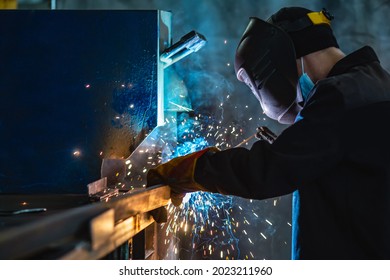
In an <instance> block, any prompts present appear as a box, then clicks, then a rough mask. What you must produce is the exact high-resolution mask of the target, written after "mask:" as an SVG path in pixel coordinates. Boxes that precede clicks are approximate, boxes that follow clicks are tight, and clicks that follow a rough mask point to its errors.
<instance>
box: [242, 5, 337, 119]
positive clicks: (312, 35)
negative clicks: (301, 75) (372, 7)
mask: <svg viewBox="0 0 390 280" xmlns="http://www.w3.org/2000/svg"><path fill="white" fill-rule="evenodd" d="M332 18H333V17H332V16H331V15H330V14H329V13H328V12H327V11H326V10H325V9H323V10H322V11H320V12H313V11H310V10H308V9H305V8H299V7H290V8H283V9H281V10H279V11H278V12H277V13H275V14H274V15H272V16H271V17H270V18H269V19H268V20H267V21H264V20H261V19H259V18H256V17H252V18H250V21H249V24H248V26H247V28H246V30H245V31H244V34H243V36H242V38H241V40H240V42H239V44H238V47H237V51H236V57H235V71H236V75H237V78H238V80H240V81H242V82H245V83H246V84H247V85H248V86H249V87H250V88H251V90H252V92H253V93H254V95H255V96H256V98H257V99H258V100H259V101H260V104H261V107H262V108H263V110H264V112H265V114H266V115H267V116H268V117H270V118H272V119H275V120H278V121H279V122H280V123H284V124H291V123H293V122H294V121H295V117H296V116H297V114H298V113H299V111H300V110H301V109H302V107H301V106H300V105H299V104H298V103H299V100H297V93H296V86H297V81H298V70H297V65H296V59H297V58H300V57H302V56H305V55H307V54H309V53H312V52H316V51H319V50H322V49H325V48H328V47H332V46H333V47H338V44H337V41H336V39H335V37H334V36H333V32H332V29H331V27H330V21H331V19H332Z"/></svg>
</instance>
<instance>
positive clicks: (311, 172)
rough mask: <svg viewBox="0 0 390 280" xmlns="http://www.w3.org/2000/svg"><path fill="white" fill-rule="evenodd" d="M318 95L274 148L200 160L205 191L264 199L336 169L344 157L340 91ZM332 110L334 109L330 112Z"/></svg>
mask: <svg viewBox="0 0 390 280" xmlns="http://www.w3.org/2000/svg"><path fill="white" fill-rule="evenodd" d="M329 92H330V91H327V92H326V94H325V92H324V94H323V95H321V93H317V94H318V96H316V100H314V101H313V102H312V103H311V104H308V105H307V107H306V108H305V109H304V110H303V111H302V112H301V114H302V117H303V119H302V120H300V121H298V122H297V123H295V124H294V125H292V126H291V127H289V128H287V129H286V130H285V131H284V132H283V133H282V134H281V135H280V136H279V137H278V138H277V139H276V141H275V142H274V143H273V144H269V143H267V142H266V141H258V142H256V143H255V144H254V145H253V146H252V148H251V149H250V150H248V149H245V148H233V149H229V150H225V151H220V152H218V153H206V154H204V155H203V156H202V157H201V158H199V160H198V163H197V166H196V169H195V181H196V182H197V183H198V184H199V185H202V186H203V187H204V188H206V189H214V190H216V191H218V192H219V193H222V194H230V195H237V196H241V197H245V198H253V199H265V198H271V197H275V196H280V195H285V194H288V193H291V192H293V191H294V190H296V188H297V187H298V186H299V187H305V186H311V185H312V184H310V183H311V182H313V181H315V180H316V179H318V178H320V177H321V176H324V174H327V172H329V171H330V169H331V168H335V166H337V162H338V161H340V159H341V157H342V156H343V155H342V152H340V151H342V148H341V145H342V144H341V142H340V139H341V137H340V135H341V133H342V128H341V127H340V123H341V121H340V120H341V119H342V113H343V109H342V108H343V107H342V100H341V99H340V97H339V96H338V95H337V92H334V91H333V92H334V94H333V95H332V94H330V93H329ZM329 108H332V110H330V109H329Z"/></svg>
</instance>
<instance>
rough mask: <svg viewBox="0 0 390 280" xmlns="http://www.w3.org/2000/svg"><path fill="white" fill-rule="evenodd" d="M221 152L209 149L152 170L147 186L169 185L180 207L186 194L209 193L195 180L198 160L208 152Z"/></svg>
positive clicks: (174, 199) (174, 201)
mask: <svg viewBox="0 0 390 280" xmlns="http://www.w3.org/2000/svg"><path fill="white" fill-rule="evenodd" d="M217 151H219V150H218V148H216V147H209V148H206V149H203V150H201V151H198V152H194V153H190V154H188V155H185V156H180V157H177V158H174V159H172V160H170V161H168V162H166V163H163V164H161V165H159V166H157V167H156V168H153V169H150V170H149V171H148V174H147V185H148V186H153V185H156V184H167V185H168V186H169V187H170V188H171V201H172V203H173V205H175V206H179V205H180V204H181V203H182V200H183V198H184V196H185V195H186V193H188V192H196V191H207V189H205V188H204V187H203V186H201V185H199V184H198V183H197V182H195V180H194V173H195V167H196V162H197V160H198V159H199V158H200V157H201V156H202V155H204V154H205V153H207V152H217Z"/></svg>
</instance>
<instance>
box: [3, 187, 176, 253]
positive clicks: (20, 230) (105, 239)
mask: <svg viewBox="0 0 390 280" xmlns="http://www.w3.org/2000/svg"><path fill="white" fill-rule="evenodd" d="M169 197H170V189H169V187H168V186H154V187H151V188H148V189H139V190H134V191H131V192H129V193H125V194H122V195H120V196H118V197H115V198H112V199H110V200H109V201H107V202H97V203H90V204H85V205H83V206H80V207H73V208H71V209H66V210H63V211H51V210H50V208H48V211H47V212H46V213H44V215H42V214H40V216H39V217H36V218H35V219H34V217H32V216H31V215H32V214H31V215H30V216H29V219H30V221H29V222H28V223H23V224H21V225H14V226H12V227H6V229H3V230H1V228H0V259H31V258H34V259H35V258H38V259H41V258H43V259H61V258H65V259H75V258H79V259H99V258H102V257H104V256H105V255H107V254H109V253H110V252H112V251H113V250H114V249H115V248H116V247H117V246H119V245H120V244H122V243H124V242H126V240H129V239H131V238H132V237H133V236H135V235H136V234H137V233H139V232H140V231H142V230H143V229H145V228H146V227H147V226H149V225H150V224H152V223H153V222H154V220H153V218H152V217H151V215H150V214H149V213H148V212H149V211H151V210H153V209H157V208H159V207H162V206H166V205H167V204H168V202H169ZM2 198H4V199H6V197H4V196H3V197H2Z"/></svg>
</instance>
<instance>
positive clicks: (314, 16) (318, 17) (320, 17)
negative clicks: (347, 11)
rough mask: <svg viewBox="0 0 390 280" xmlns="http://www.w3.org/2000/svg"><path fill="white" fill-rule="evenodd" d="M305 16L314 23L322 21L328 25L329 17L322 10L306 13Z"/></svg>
mask: <svg viewBox="0 0 390 280" xmlns="http://www.w3.org/2000/svg"><path fill="white" fill-rule="evenodd" d="M307 16H308V17H309V19H310V20H311V22H312V23H313V24H314V25H317V24H324V23H325V24H328V25H330V19H329V18H328V17H327V16H326V15H325V14H324V13H323V11H321V12H312V13H308V14H307Z"/></svg>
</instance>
